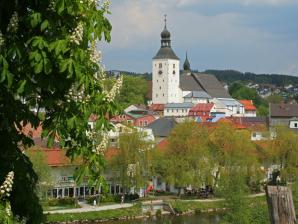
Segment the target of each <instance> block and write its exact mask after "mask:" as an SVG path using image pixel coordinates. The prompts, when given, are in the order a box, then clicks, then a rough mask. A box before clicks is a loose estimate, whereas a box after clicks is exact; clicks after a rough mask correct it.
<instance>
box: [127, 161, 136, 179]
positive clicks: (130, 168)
mask: <svg viewBox="0 0 298 224" xmlns="http://www.w3.org/2000/svg"><path fill="white" fill-rule="evenodd" d="M136 173H137V164H128V165H127V176H129V177H134V176H135V175H136Z"/></svg>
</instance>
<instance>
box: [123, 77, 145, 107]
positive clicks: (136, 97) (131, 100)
mask: <svg viewBox="0 0 298 224" xmlns="http://www.w3.org/2000/svg"><path fill="white" fill-rule="evenodd" d="M147 92H148V84H147V81H146V79H145V78H144V77H143V76H129V75H124V78H123V86H122V89H121V92H120V94H119V96H118V97H117V101H118V102H119V104H120V105H121V107H122V109H125V108H126V107H128V106H130V105H132V104H146V94H147Z"/></svg>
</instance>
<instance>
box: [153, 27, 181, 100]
mask: <svg viewBox="0 0 298 224" xmlns="http://www.w3.org/2000/svg"><path fill="white" fill-rule="evenodd" d="M179 63H180V61H179V58H178V57H177V56H176V54H175V53H174V51H173V49H172V48H171V34H170V32H169V31H168V30H167V27H166V24H165V27H164V30H163V31H162V32H161V47H160V49H159V51H158V52H157V54H156V55H155V57H154V58H153V60H152V93H153V94H152V102H153V104H166V103H180V102H182V93H181V90H180V88H179V83H180V79H179V77H180V75H179V69H180V68H179Z"/></svg>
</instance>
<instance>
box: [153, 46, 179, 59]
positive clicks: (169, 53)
mask: <svg viewBox="0 0 298 224" xmlns="http://www.w3.org/2000/svg"><path fill="white" fill-rule="evenodd" d="M153 59H174V60H179V58H178V57H177V56H176V54H175V52H174V51H173V49H172V48H171V47H161V48H160V49H159V51H158V52H157V54H156V55H155V57H154V58H153Z"/></svg>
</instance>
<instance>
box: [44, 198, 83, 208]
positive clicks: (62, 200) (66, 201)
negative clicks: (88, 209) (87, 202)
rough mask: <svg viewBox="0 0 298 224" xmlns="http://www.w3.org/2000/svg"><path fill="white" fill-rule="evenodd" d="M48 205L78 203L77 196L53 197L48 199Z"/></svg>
mask: <svg viewBox="0 0 298 224" xmlns="http://www.w3.org/2000/svg"><path fill="white" fill-rule="evenodd" d="M47 204H48V206H63V205H73V204H77V200H76V199H75V198H52V199H49V200H48V203H47Z"/></svg>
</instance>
